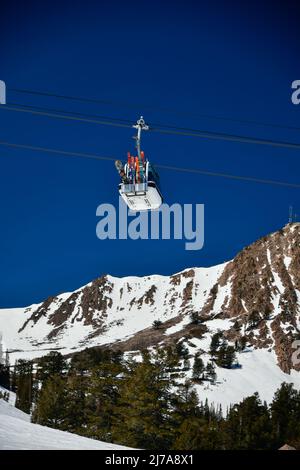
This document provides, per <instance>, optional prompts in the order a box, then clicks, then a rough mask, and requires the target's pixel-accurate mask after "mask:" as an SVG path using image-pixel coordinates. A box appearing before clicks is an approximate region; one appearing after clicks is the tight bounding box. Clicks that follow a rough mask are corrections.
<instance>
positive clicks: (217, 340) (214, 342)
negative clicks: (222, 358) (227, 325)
mask: <svg viewBox="0 0 300 470" xmlns="http://www.w3.org/2000/svg"><path fill="white" fill-rule="evenodd" d="M222 337H223V333H222V332H221V331H218V332H217V333H215V334H214V335H213V336H212V338H211V343H210V349H209V353H210V355H211V357H212V358H213V359H214V358H215V356H216V353H217V351H218V350H219V348H220V346H221V340H222Z"/></svg>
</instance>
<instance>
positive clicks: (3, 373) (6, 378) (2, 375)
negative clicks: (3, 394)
mask: <svg viewBox="0 0 300 470" xmlns="http://www.w3.org/2000/svg"><path fill="white" fill-rule="evenodd" d="M0 386H1V387H4V388H6V389H7V390H9V389H10V372H9V366H6V365H4V364H1V363H0Z"/></svg>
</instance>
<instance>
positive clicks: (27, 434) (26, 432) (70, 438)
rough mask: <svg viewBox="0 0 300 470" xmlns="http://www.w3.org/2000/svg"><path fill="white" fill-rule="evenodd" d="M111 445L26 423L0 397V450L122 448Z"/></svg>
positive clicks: (121, 448) (27, 421)
mask: <svg viewBox="0 0 300 470" xmlns="http://www.w3.org/2000/svg"><path fill="white" fill-rule="evenodd" d="M126 449H128V448H127V447H122V446H118V445H114V444H107V443H106V442H100V441H96V440H93V439H87V438H85V437H81V436H77V435H76V434H70V433H68V432H64V431H59V430H57V429H51V428H47V427H45V426H40V425H39V424H33V423H30V416H29V415H27V414H25V413H23V412H22V411H20V410H18V409H17V408H14V407H13V406H12V405H10V404H9V403H6V402H5V401H4V400H1V399H0V450H126Z"/></svg>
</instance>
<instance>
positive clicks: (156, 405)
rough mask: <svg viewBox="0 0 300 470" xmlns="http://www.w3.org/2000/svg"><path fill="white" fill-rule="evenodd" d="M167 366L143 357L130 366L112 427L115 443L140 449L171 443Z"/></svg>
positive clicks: (122, 385) (159, 446)
mask: <svg viewBox="0 0 300 470" xmlns="http://www.w3.org/2000/svg"><path fill="white" fill-rule="evenodd" d="M167 376H168V373H167V371H166V368H165V367H164V366H163V365H162V364H161V363H159V361H157V362H156V363H152V362H151V360H150V359H146V360H145V359H144V361H143V362H142V363H137V364H134V365H132V367H131V370H130V371H129V372H128V373H127V374H126V375H125V377H124V379H123V381H122V384H121V386H120V398H119V399H118V402H117V408H116V417H115V419H114V425H113V429H112V434H113V439H114V442H119V443H121V444H124V445H127V446H130V447H137V448H143V449H161V448H167V447H168V445H169V444H170V431H169V422H170V396H171V394H170V381H169V379H168V378H166V377H167Z"/></svg>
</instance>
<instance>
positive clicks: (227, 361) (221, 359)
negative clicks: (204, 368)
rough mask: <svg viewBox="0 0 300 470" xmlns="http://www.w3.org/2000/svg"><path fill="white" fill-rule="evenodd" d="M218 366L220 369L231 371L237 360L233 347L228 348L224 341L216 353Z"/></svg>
mask: <svg viewBox="0 0 300 470" xmlns="http://www.w3.org/2000/svg"><path fill="white" fill-rule="evenodd" d="M215 357H216V364H217V365H218V366H219V367H223V368H225V369H230V368H231V367H232V365H233V363H234V361H235V360H236V355H235V350H234V347H233V346H228V344H227V342H226V341H225V340H224V341H223V342H222V344H221V346H220V348H219V350H218V351H217V352H216V356H215Z"/></svg>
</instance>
